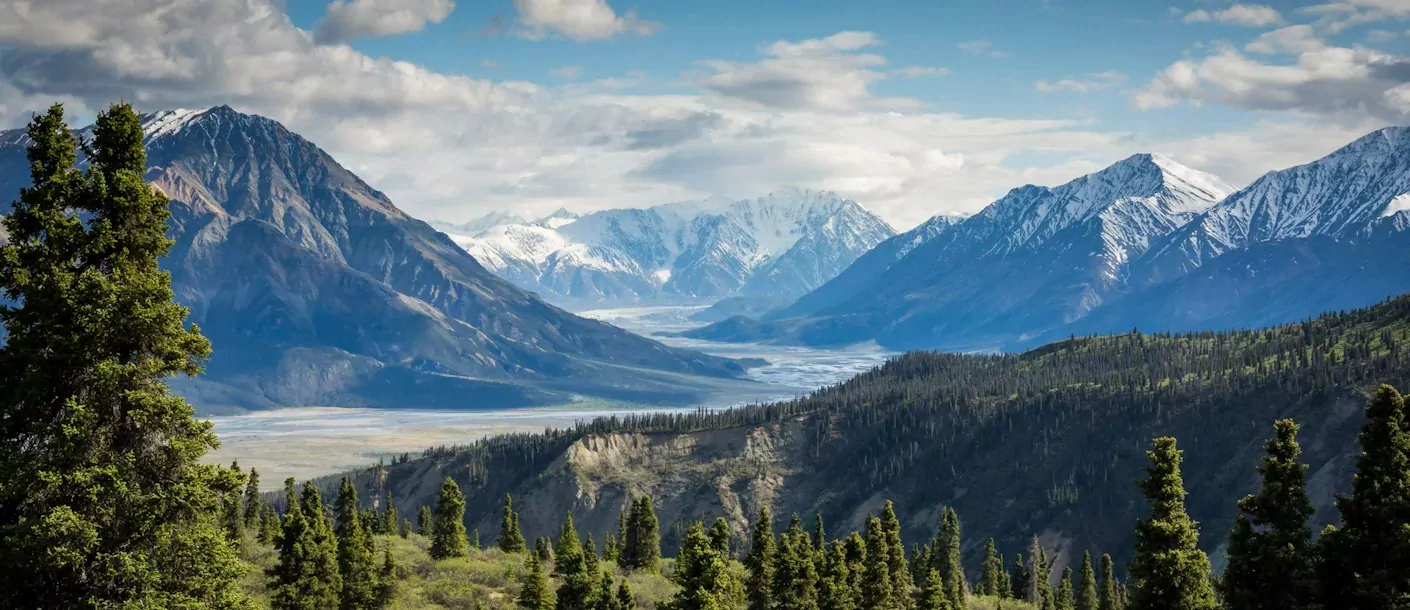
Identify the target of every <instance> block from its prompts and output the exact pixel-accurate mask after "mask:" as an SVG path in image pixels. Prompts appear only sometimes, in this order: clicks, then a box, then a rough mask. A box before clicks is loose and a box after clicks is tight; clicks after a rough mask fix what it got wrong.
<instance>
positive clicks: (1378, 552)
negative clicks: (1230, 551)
mask: <svg viewBox="0 0 1410 610" xmlns="http://www.w3.org/2000/svg"><path fill="white" fill-rule="evenodd" d="M1358 438H1359V440H1360V442H1361V455H1360V456H1359V457H1358V458H1357V459H1356V475H1355V476H1354V477H1353V478H1352V483H1351V494H1350V495H1347V496H1340V497H1338V498H1337V500H1336V504H1337V510H1338V511H1340V512H1341V525H1340V527H1337V528H1335V529H1332V530H1330V531H1328V532H1326V533H1324V534H1323V535H1322V539H1321V541H1320V546H1321V549H1322V556H1323V560H1322V565H1321V567H1320V568H1319V572H1320V573H1321V586H1322V589H1323V595H1325V598H1324V599H1323V605H1324V606H1325V607H1327V608H1332V607H1336V608H1346V609H1348V610H1370V609H1372V608H1397V609H1403V608H1410V525H1407V524H1410V416H1407V413H1406V406H1405V398H1404V397H1403V396H1401V394H1400V393H1399V392H1397V391H1396V390H1395V388H1392V387H1390V386H1388V385H1383V386H1381V387H1380V388H1379V389H1378V390H1377V391H1376V395H1375V397H1373V398H1372V399H1371V401H1370V403H1369V404H1368V405H1367V406H1366V421H1365V423H1364V424H1362V427H1361V432H1360V435H1359V437H1358Z"/></svg>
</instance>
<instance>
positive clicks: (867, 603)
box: [861, 517, 902, 610]
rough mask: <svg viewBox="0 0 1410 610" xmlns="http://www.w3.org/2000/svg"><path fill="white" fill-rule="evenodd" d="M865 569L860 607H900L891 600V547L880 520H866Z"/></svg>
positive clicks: (891, 609)
mask: <svg viewBox="0 0 1410 610" xmlns="http://www.w3.org/2000/svg"><path fill="white" fill-rule="evenodd" d="M866 540H867V551H866V568H865V571H864V573H863V578H862V583H861V584H862V587H861V596H862V597H861V600H862V603H861V607H862V608H866V609H867V610H896V609H897V608H901V607H902V606H901V605H900V603H898V602H897V601H896V600H894V599H893V595H894V587H893V586H892V582H893V581H892V579H891V560H890V557H889V556H890V554H891V546H890V545H889V544H887V541H886V531H885V529H883V527H882V525H881V519H879V518H877V517H872V518H870V519H867V539H866Z"/></svg>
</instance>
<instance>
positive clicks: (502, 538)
mask: <svg viewBox="0 0 1410 610" xmlns="http://www.w3.org/2000/svg"><path fill="white" fill-rule="evenodd" d="M499 550H501V551H504V552H506V553H522V552H524V535H523V534H521V533H519V515H518V513H515V512H514V499H513V498H511V497H509V494H504V517H503V518H502V519H500V522H499Z"/></svg>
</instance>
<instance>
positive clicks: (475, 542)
mask: <svg viewBox="0 0 1410 610" xmlns="http://www.w3.org/2000/svg"><path fill="white" fill-rule="evenodd" d="M402 537H403V538H405V537H406V536H402ZM482 548H484V547H483V546H481V545H480V528H478V527H477V528H475V529H474V530H473V531H471V532H470V550H472V551H478V550H480V549H482Z"/></svg>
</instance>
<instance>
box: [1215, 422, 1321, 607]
mask: <svg viewBox="0 0 1410 610" xmlns="http://www.w3.org/2000/svg"><path fill="white" fill-rule="evenodd" d="M1273 427H1274V430H1275V435H1274V437H1273V438H1272V439H1270V440H1269V441H1268V443H1267V445H1266V448H1265V452H1266V455H1265V456H1264V458H1263V462H1262V463H1261V464H1259V466H1258V473H1259V474H1260V475H1261V476H1262V478H1263V486H1262V487H1261V488H1260V489H1259V492H1258V495H1250V496H1247V497H1245V498H1243V499H1242V500H1239V505H1238V506H1239V515H1238V517H1237V518H1236V520H1235V522H1234V530H1233V532H1232V533H1231V534H1230V535H1229V563H1228V566H1227V567H1226V568H1225V570H1224V578H1223V580H1222V581H1221V584H1220V593H1222V596H1223V601H1224V607H1225V608H1226V609H1227V610H1272V609H1274V608H1277V609H1280V610H1303V609H1306V608H1308V607H1309V606H1310V605H1311V603H1312V597H1313V588H1312V582H1313V577H1314V572H1313V553H1312V528H1311V526H1309V525H1308V524H1307V520H1308V519H1309V518H1311V517H1312V512H1313V510H1312V502H1311V501H1309V500H1308V499H1307V483H1306V472H1307V466H1305V465H1303V464H1302V463H1300V462H1298V461H1297V457H1298V455H1299V454H1301V453H1302V449H1301V448H1300V447H1298V444H1297V430H1298V425H1297V424H1296V423H1294V422H1293V421H1292V420H1290V419H1282V420H1278V421H1277V422H1275V423H1274V424H1273Z"/></svg>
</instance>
